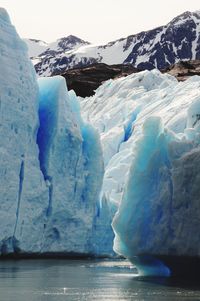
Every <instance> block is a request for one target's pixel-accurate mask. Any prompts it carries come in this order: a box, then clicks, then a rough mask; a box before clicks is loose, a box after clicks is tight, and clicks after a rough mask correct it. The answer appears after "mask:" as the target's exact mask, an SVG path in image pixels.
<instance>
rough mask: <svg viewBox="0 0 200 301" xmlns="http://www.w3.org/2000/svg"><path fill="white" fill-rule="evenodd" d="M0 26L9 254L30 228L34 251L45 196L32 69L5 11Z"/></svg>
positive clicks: (2, 208)
mask: <svg viewBox="0 0 200 301" xmlns="http://www.w3.org/2000/svg"><path fill="white" fill-rule="evenodd" d="M0 25H1V26H0V36H1V45H0V66H1V74H0V124H1V126H0V137H1V139H0V176H1V184H0V191H1V202H0V221H1V231H0V250H1V251H0V253H8V252H14V251H16V250H17V249H18V247H19V246H18V245H19V236H23V235H24V231H25V232H26V231H27V230H28V229H31V231H32V240H33V241H34V238H35V242H33V241H32V242H31V245H32V246H33V245H34V247H35V249H36V250H37V248H38V246H37V244H38V243H37V239H36V237H37V233H39V232H40V231H41V225H40V224H38V223H37V222H36V221H37V217H38V216H39V215H40V214H42V211H43V210H44V208H45V206H46V201H45V200H47V199H46V186H45V185H44V183H43V177H42V174H41V172H40V168H39V161H38V148H37V145H36V143H35V141H36V133H37V129H38V126H39V122H38V113H37V111H38V86H37V82H36V76H35V71H34V69H33V66H32V64H31V62H30V61H29V59H28V55H27V49H26V45H25V43H24V42H23V41H21V39H20V38H19V36H18V35H17V33H16V31H15V28H14V27H13V26H12V25H11V23H10V19H9V16H8V15H7V13H6V11H5V10H4V9H0ZM33 203H34V209H33V205H32V204H33ZM30 212H32V214H31V218H30V217H29V216H28V213H30ZM22 215H23V218H22ZM25 229H26V230H25ZM32 246H31V248H32Z"/></svg>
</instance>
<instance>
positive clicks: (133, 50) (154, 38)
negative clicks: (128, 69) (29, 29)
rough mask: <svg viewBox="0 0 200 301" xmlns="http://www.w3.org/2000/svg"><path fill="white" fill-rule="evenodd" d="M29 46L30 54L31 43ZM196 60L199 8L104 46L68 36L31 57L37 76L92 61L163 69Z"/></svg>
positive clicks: (199, 49)
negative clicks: (180, 62) (164, 23)
mask: <svg viewBox="0 0 200 301" xmlns="http://www.w3.org/2000/svg"><path fill="white" fill-rule="evenodd" d="M70 37H72V39H70ZM60 44H63V45H62V46H61V47H60ZM28 46H29V53H30V51H31V47H32V46H31V45H28ZM30 57H31V56H30ZM195 59H200V11H195V12H189V11H186V12H184V13H182V14H180V15H178V16H177V17H175V18H173V19H172V20H171V21H170V22H168V23H167V24H166V25H162V26H159V27H156V28H154V29H151V30H148V31H141V32H140V33H138V34H134V35H129V36H128V37H126V38H121V39H117V40H115V41H111V42H109V43H107V44H104V45H98V46H95V45H92V44H90V43H89V42H87V41H84V40H82V39H80V38H78V37H75V36H72V35H71V36H68V37H64V38H61V39H58V40H57V41H56V42H54V43H51V44H49V48H48V49H46V50H45V51H43V52H41V53H39V54H38V55H36V56H34V57H32V61H33V64H34V65H35V69H36V72H37V73H38V75H40V76H51V75H53V74H61V73H63V72H65V71H66V70H68V69H73V68H74V67H78V68H79V67H82V66H88V65H91V64H94V63H105V64H107V65H115V64H132V65H133V66H134V67H136V68H138V69H140V70H146V69H147V70H151V69H154V68H157V69H159V70H162V69H165V68H167V67H169V66H170V65H173V64H175V63H178V62H179V61H180V60H182V61H183V60H195Z"/></svg>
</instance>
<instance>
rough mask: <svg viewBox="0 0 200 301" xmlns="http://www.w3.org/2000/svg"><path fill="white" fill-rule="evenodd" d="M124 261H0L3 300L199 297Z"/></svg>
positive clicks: (193, 287)
mask: <svg viewBox="0 0 200 301" xmlns="http://www.w3.org/2000/svg"><path fill="white" fill-rule="evenodd" d="M135 273H136V271H135V269H134V268H133V267H131V268H130V264H129V263H128V262H127V261H124V260H123V261H105V260H99V261H91V260H90V261H89V260H84V261H83V260H26V261H24V260H20V261H1V262H0V300H2V301H43V300H44V301H64V300H67V301H94V300H95V301H100V300H101V301H104V300H108V301H114V300H116V301H117V300H122V301H123V300H133V301H142V300H144V301H146V300H148V301H149V300H150V301H154V300H155V301H158V300H159V301H162V300H166V301H168V300H173V301H177V300H200V289H199V285H198V283H197V284H196V285H193V284H189V285H188V283H184V282H183V283H181V282H179V283H177V282H171V280H169V279H168V280H167V279H162V278H160V279H149V280H148V281H147V279H145V281H144V279H138V277H136V274H135Z"/></svg>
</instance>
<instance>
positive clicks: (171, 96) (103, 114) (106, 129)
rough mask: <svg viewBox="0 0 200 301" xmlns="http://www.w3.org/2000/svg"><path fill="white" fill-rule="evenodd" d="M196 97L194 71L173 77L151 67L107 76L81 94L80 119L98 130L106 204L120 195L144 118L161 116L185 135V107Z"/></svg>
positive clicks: (199, 92) (198, 87)
mask: <svg viewBox="0 0 200 301" xmlns="http://www.w3.org/2000/svg"><path fill="white" fill-rule="evenodd" d="M199 98H200V80H199V78H198V77H192V78H191V79H189V80H187V81H186V82H183V83H178V82H177V81H176V79H175V78H173V77H171V76H169V75H163V74H161V73H160V72H159V71H157V70H154V71H151V72H149V71H144V72H141V73H138V74H133V75H130V76H128V77H126V78H120V79H118V80H110V81H107V82H106V83H104V84H103V85H102V86H101V87H100V88H99V89H97V92H96V95H95V96H93V97H90V98H85V99H83V100H81V108H82V113H83V116H84V119H85V120H88V121H89V122H91V123H92V125H94V126H95V127H96V128H97V129H98V131H99V132H100V135H101V142H102V148H103V155H104V162H105V176H104V181H103V191H102V194H103V195H104V196H105V198H106V199H107V200H108V201H109V203H110V204H111V203H112V204H113V206H114V207H117V206H118V204H119V203H120V201H121V198H122V194H123V191H124V185H125V183H126V182H127V177H128V172H129V168H130V164H131V162H132V159H133V157H134V154H135V153H134V150H133V148H134V145H135V144H136V143H137V140H138V139H139V138H140V135H141V133H142V125H143V123H144V121H145V120H146V118H147V117H148V116H151V115H156V116H159V117H161V118H162V122H163V125H164V126H167V127H168V129H169V130H171V131H173V132H174V133H175V134H176V135H178V136H179V138H180V139H181V137H183V136H184V135H186V133H185V134H184V131H186V132H187V135H190V136H192V135H194V132H193V129H191V127H192V119H193V118H194V119H195V116H194V117H192V115H193V114H192V111H191V113H188V116H189V115H190V118H188V120H187V110H188V108H189V106H190V104H194V105H193V106H195V103H196V101H197V104H196V105H197V106H198V100H199ZM190 110H192V107H191V109H190ZM195 120H196V119H195ZM187 123H188V125H187ZM186 128H187V129H186Z"/></svg>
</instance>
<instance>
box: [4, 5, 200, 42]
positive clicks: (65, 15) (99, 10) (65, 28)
mask: <svg viewBox="0 0 200 301" xmlns="http://www.w3.org/2000/svg"><path fill="white" fill-rule="evenodd" d="M0 6H1V7H4V8H6V9H7V11H8V13H9V15H10V17H11V20H12V23H13V24H14V25H15V27H16V28H17V31H18V33H19V34H20V36H21V37H22V38H35V39H41V40H44V41H46V42H52V41H54V40H56V39H58V38H61V37H65V36H68V35H70V34H73V35H76V36H78V37H80V38H82V39H84V40H87V41H89V42H92V43H96V44H101V43H106V42H108V41H112V40H115V39H118V38H122V37H126V36H128V35H131V34H135V33H138V32H140V31H143V30H148V29H152V28H154V27H156V26H160V25H164V24H166V23H167V22H169V21H170V20H171V19H172V18H174V17H175V16H177V15H178V14H180V13H182V12H184V11H186V10H189V11H195V10H200V0H56V1H55V0H49V1H48V0H1V1H0Z"/></svg>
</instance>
